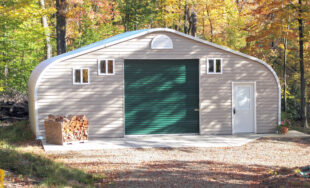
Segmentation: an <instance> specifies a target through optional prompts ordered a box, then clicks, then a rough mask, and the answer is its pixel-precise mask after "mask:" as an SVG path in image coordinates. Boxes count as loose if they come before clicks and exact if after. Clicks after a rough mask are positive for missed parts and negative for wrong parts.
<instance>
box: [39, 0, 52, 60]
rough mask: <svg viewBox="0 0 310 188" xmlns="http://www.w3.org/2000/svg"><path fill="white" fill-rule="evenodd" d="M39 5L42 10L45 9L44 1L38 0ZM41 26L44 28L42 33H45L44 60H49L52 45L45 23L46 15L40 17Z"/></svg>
mask: <svg viewBox="0 0 310 188" xmlns="http://www.w3.org/2000/svg"><path fill="white" fill-rule="evenodd" d="M40 5H41V8H42V9H45V2H44V0H40ZM42 25H43V28H44V33H45V41H46V44H45V48H46V59H49V58H51V57H52V45H51V33H50V30H49V28H48V23H47V18H46V15H43V16H42Z"/></svg>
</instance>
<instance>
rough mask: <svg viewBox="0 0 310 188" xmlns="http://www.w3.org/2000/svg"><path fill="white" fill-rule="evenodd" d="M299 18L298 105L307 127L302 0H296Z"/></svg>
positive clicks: (304, 124)
mask: <svg viewBox="0 0 310 188" xmlns="http://www.w3.org/2000/svg"><path fill="white" fill-rule="evenodd" d="M298 4H299V8H298V12H299V18H298V30H299V65H300V107H301V118H302V122H303V126H304V127H308V120H307V105H306V80H305V68H304V28H303V18H302V13H303V10H302V8H303V7H302V0H298Z"/></svg>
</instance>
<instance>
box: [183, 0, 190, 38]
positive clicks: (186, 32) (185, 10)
mask: <svg viewBox="0 0 310 188" xmlns="http://www.w3.org/2000/svg"><path fill="white" fill-rule="evenodd" d="M187 24H188V7H187V2H185V6H184V33H185V34H188V30H189V28H188V26H187Z"/></svg>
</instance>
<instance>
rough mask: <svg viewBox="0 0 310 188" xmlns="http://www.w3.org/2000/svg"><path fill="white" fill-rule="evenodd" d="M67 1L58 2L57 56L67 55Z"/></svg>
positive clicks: (60, 0) (58, 0) (57, 0)
mask: <svg viewBox="0 0 310 188" xmlns="http://www.w3.org/2000/svg"><path fill="white" fill-rule="evenodd" d="M66 6H67V5H66V0H56V9H57V12H56V22H57V23H56V32H57V55H59V54H62V53H66V25H67V21H66Z"/></svg>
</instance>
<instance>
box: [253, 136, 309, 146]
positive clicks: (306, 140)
mask: <svg viewBox="0 0 310 188" xmlns="http://www.w3.org/2000/svg"><path fill="white" fill-rule="evenodd" d="M257 141H265V142H271V143H280V142H282V144H283V142H291V143H296V144H298V145H301V146H302V147H310V137H296V138H293V137H263V138H260V139H258V140H257ZM284 144H285V143H284Z"/></svg>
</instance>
